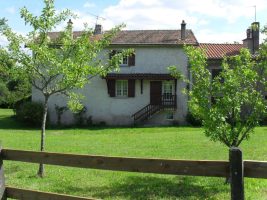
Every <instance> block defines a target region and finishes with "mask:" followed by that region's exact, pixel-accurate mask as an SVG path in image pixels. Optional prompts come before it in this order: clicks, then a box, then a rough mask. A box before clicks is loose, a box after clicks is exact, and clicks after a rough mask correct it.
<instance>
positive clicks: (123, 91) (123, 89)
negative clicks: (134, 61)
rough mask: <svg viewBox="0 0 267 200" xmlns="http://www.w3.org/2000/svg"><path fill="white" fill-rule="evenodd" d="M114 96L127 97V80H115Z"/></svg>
mask: <svg viewBox="0 0 267 200" xmlns="http://www.w3.org/2000/svg"><path fill="white" fill-rule="evenodd" d="M116 96H117V97H127V96H128V80H116Z"/></svg>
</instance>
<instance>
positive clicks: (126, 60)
mask: <svg viewBox="0 0 267 200" xmlns="http://www.w3.org/2000/svg"><path fill="white" fill-rule="evenodd" d="M121 66H128V57H127V56H124V57H123V58H122V61H121Z"/></svg>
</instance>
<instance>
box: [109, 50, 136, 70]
mask: <svg viewBox="0 0 267 200" xmlns="http://www.w3.org/2000/svg"><path fill="white" fill-rule="evenodd" d="M121 52H122V51H121V50H112V51H111V52H110V53H109V59H111V58H112V56H114V55H115V54H118V53H121ZM120 66H121V67H131V66H135V53H133V54H131V55H129V56H124V57H123V58H122V60H121V64H120Z"/></svg>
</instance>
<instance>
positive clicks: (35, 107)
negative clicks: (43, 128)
mask: <svg viewBox="0 0 267 200" xmlns="http://www.w3.org/2000/svg"><path fill="white" fill-rule="evenodd" d="M43 109H44V106H43V104H42V103H41V102H24V103H22V104H21V105H19V106H17V107H16V109H15V116H16V119H17V120H18V121H21V122H24V123H27V124H29V125H31V126H40V125H41V124H42V116H43ZM47 121H48V120H47Z"/></svg>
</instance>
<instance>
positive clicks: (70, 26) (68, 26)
mask: <svg viewBox="0 0 267 200" xmlns="http://www.w3.org/2000/svg"><path fill="white" fill-rule="evenodd" d="M67 24H68V25H67V29H68V30H70V32H71V37H73V32H72V25H73V22H72V21H71V19H69V21H68V23H67Z"/></svg>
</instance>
